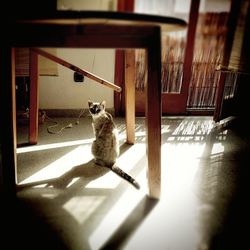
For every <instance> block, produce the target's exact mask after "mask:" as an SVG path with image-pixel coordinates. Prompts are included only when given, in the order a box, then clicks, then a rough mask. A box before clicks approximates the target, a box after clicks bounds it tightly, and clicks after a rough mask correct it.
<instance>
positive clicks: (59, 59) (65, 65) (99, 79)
mask: <svg viewBox="0 0 250 250" xmlns="http://www.w3.org/2000/svg"><path fill="white" fill-rule="evenodd" d="M31 50H32V51H34V52H36V53H37V54H39V55H41V56H44V57H46V58H48V59H50V60H52V61H54V62H56V63H58V64H60V65H62V66H64V67H66V68H69V69H71V70H73V71H75V72H78V73H80V74H82V75H84V76H86V77H88V78H90V79H92V80H94V81H96V82H98V83H100V84H103V85H105V86H107V87H109V88H111V89H113V90H115V91H117V92H121V91H122V89H121V87H119V86H117V85H115V84H113V83H111V82H109V81H107V80H104V79H102V78H100V77H98V76H96V75H94V74H92V73H90V72H88V71H86V70H84V69H80V68H79V67H77V66H75V65H73V64H71V63H69V62H66V61H65V60H63V59H61V58H59V57H57V56H54V55H52V54H50V53H48V52H46V51H44V50H41V49H38V48H32V49H31Z"/></svg>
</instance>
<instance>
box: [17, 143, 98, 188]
mask: <svg viewBox="0 0 250 250" xmlns="http://www.w3.org/2000/svg"><path fill="white" fill-rule="evenodd" d="M92 158H93V157H92V154H91V151H90V147H89V146H83V145H82V146H79V147H77V148H75V149H74V150H72V151H70V152H69V153H67V154H65V155H64V156H62V157H60V158H59V159H57V160H56V161H54V162H52V163H50V164H49V165H47V166H44V168H42V169H41V170H40V171H38V172H36V173H35V174H33V175H32V176H30V177H28V178H26V179H25V180H23V181H22V182H20V183H19V184H25V183H30V182H36V181H41V180H48V179H52V178H58V177H60V176H61V175H63V174H64V173H66V172H68V171H69V170H71V169H72V168H73V167H75V166H77V165H80V164H83V163H86V162H88V161H90V160H91V159H92Z"/></svg>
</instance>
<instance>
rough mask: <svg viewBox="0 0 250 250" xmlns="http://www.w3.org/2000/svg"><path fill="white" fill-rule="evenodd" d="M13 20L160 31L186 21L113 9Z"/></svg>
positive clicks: (167, 30)
mask: <svg viewBox="0 0 250 250" xmlns="http://www.w3.org/2000/svg"><path fill="white" fill-rule="evenodd" d="M12 21H13V20H12ZM14 22H17V23H20V22H21V23H23V22H25V23H37V24H48V25H49V24H51V25H53V24H56V25H84V24H100V25H119V26H120V25H131V26H160V27H161V31H162V32H169V31H177V30H182V29H184V28H186V27H187V23H186V21H184V20H182V19H179V18H175V17H170V16H159V15H150V14H141V13H132V12H115V11H56V12H53V13H47V14H46V13H43V14H42V15H41V14H39V15H34V14H31V15H29V16H27V15H26V16H19V17H16V20H14Z"/></svg>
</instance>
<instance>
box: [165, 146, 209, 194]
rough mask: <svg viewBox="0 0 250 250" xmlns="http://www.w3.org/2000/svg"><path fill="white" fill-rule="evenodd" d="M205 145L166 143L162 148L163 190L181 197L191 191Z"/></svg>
mask: <svg viewBox="0 0 250 250" xmlns="http://www.w3.org/2000/svg"><path fill="white" fill-rule="evenodd" d="M204 149H205V143H173V144H171V143H165V144H164V145H163V146H162V179H163V180H164V181H163V182H162V190H163V191H164V192H167V194H168V195H171V196H175V195H177V194H178V195H180V194H182V193H183V192H185V191H186V190H188V189H190V187H191V185H192V183H193V180H194V177H195V174H196V172H197V169H198V166H199V162H200V157H201V156H202V154H203V151H204Z"/></svg>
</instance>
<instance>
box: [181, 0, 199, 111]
mask: <svg viewBox="0 0 250 250" xmlns="http://www.w3.org/2000/svg"><path fill="white" fill-rule="evenodd" d="M199 6H200V0H192V1H191V6H190V11H189V25H188V34H187V44H186V49H185V57H184V63H183V79H182V87H181V93H183V98H182V99H181V102H182V103H181V104H180V105H182V106H183V110H186V106H187V99H188V88H189V84H190V80H191V76H192V64H193V55H194V44H195V34H196V26H197V21H198V16H199Z"/></svg>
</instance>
